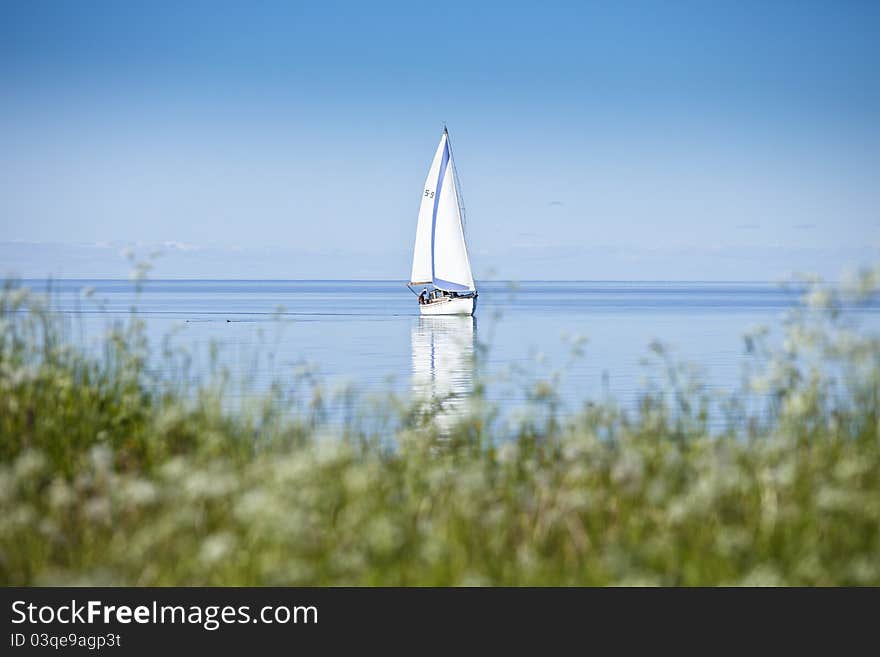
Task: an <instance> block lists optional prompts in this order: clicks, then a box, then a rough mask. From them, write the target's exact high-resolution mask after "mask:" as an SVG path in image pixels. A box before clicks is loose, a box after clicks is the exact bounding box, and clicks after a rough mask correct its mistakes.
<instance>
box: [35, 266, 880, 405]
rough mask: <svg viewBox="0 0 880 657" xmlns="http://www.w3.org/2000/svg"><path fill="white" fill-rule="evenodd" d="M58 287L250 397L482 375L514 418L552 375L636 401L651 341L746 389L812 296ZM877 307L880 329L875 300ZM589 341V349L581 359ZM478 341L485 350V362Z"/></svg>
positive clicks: (620, 289) (86, 308)
mask: <svg viewBox="0 0 880 657" xmlns="http://www.w3.org/2000/svg"><path fill="white" fill-rule="evenodd" d="M26 283H27V284H28V285H29V286H30V287H32V288H34V289H41V288H44V287H45V283H41V282H37V281H27V282H26ZM53 286H54V293H55V294H54V296H55V304H56V306H57V307H59V308H60V309H62V310H64V311H66V312H69V313H70V316H71V317H72V318H75V319H73V320H72V325H73V328H74V332H75V334H76V335H77V336H79V339H81V340H82V341H84V342H85V343H88V344H97V340H98V338H99V336H100V335H101V334H102V333H103V332H104V330H105V329H106V327H107V325H108V323H110V322H113V321H115V320H120V319H123V318H125V317H127V316H128V314H129V312H130V309H131V308H132V307H137V310H138V315H139V316H140V317H141V318H142V319H143V320H144V321H145V323H146V330H147V335H148V337H149V338H150V342H151V344H152V345H153V346H154V363H155V366H156V367H157V368H160V369H161V368H162V367H168V369H169V376H171V375H173V372H172V371H171V370H173V369H174V368H172V367H170V366H168V365H167V364H165V365H163V361H162V359H161V357H160V353H159V352H160V351H161V349H160V347H161V346H162V344H163V338H164V337H165V336H167V335H169V334H172V335H173V339H172V340H171V341H170V344H172V345H176V346H177V347H182V348H186V349H187V350H188V351H189V352H190V353H191V354H192V355H193V360H192V363H191V368H190V369H191V372H190V373H191V374H192V375H194V376H196V377H198V376H200V375H203V374H205V373H206V372H207V370H208V369H209V368H210V363H211V358H210V355H209V352H210V349H209V345H210V344H211V343H212V342H214V343H216V344H217V345H218V350H217V355H216V359H215V364H216V365H219V366H223V367H226V368H227V369H228V370H229V371H230V372H231V374H232V376H233V378H234V379H235V380H236V381H237V382H239V383H240V385H238V384H237V387H235V386H234V387H235V389H236V390H238V391H239V392H240V393H241V394H247V391H260V390H262V389H265V388H266V387H267V386H268V385H269V384H270V383H271V382H272V381H282V382H289V383H291V385H293V383H295V382H297V381H299V382H300V383H301V382H302V380H303V377H306V378H308V380H309V381H313V380H320V381H321V382H322V383H323V384H324V385H325V386H326V388H327V389H329V390H340V389H342V388H343V387H346V386H347V387H350V388H352V389H353V390H355V391H356V392H357V393H358V394H359V395H360V396H361V397H362V398H368V397H369V395H370V394H372V393H384V392H385V391H387V390H389V389H392V390H394V391H396V392H397V393H399V394H400V395H401V396H402V397H404V398H406V397H407V396H408V395H409V396H418V395H426V394H434V395H449V394H452V395H458V396H460V397H467V395H468V394H469V393H470V391H471V390H472V388H473V385H474V381H475V380H476V379H477V377H480V379H481V380H485V381H487V382H488V383H487V396H488V398H489V399H490V400H493V401H494V402H496V403H498V404H499V406H500V407H501V408H502V409H503V411H504V412H505V413H511V414H515V413H517V412H518V411H519V410H520V409H521V408H523V407H524V405H525V404H526V399H527V396H528V395H527V390H528V389H529V387H530V386H531V385H533V384H534V382H535V381H537V380H550V379H551V378H553V377H556V378H555V379H553V380H555V381H556V385H555V388H556V389H557V391H558V393H559V396H560V398H561V400H562V404H563V408H564V409H566V410H569V411H571V410H576V409H577V408H578V407H579V406H580V404H581V403H583V402H584V401H587V400H590V399H598V398H605V397H606V396H609V395H610V396H612V397H614V398H616V399H617V400H618V401H620V402H621V403H623V404H630V403H633V401H634V400H635V399H636V397H637V395H638V393H639V391H640V390H642V389H643V384H644V381H645V379H646V378H651V377H654V375H655V373H656V370H655V369H651V368H650V367H647V366H646V365H645V364H644V360H645V358H646V357H648V356H649V349H648V345H649V344H650V343H651V342H652V341H660V342H662V343H664V344H666V345H668V346H669V347H670V348H671V353H672V354H673V357H674V358H676V359H679V360H683V361H689V362H692V363H695V364H698V365H699V368H700V371H701V372H702V376H703V377H704V378H705V381H706V383H707V384H708V385H709V387H713V388H721V389H729V388H733V387H735V386H737V385H738V384H739V383H740V380H741V375H742V366H743V363H744V360H745V358H746V355H745V350H744V343H743V340H742V335H743V333H744V332H745V331H746V330H747V329H749V328H753V327H755V326H757V325H767V326H771V327H778V326H779V325H780V322H781V321H782V319H783V317H784V314H785V313H786V312H787V311H788V310H790V309H791V308H793V307H794V306H795V304H796V303H797V301H798V298H799V291H798V290H796V289H793V288H791V287H788V288H786V287H783V286H780V285H778V284H775V283H736V282H731V283H700V282H685V283H682V282H645V283H631V282H523V283H519V284H516V285H512V284H510V283H500V282H496V283H482V284H481V285H480V296H479V305H478V310H477V315H476V318H475V319H474V320H473V321H472V320H470V319H469V318H420V317H419V315H418V306H417V303H416V297H415V296H414V295H413V294H412V293H410V292H409V291H408V290H407V288H406V287H405V286H404V285H403V284H402V283H400V282H396V281H395V282H385V281H197V280H186V281H147V282H146V283H145V284H144V286H143V288H142V290H141V291H140V292H136V290H135V288H134V286H133V284H132V283H131V282H129V281H107V280H91V281H83V280H78V281H73V280H68V281H60V282H59V281H56V282H54V283H53ZM88 288H92V289H93V290H94V292H93V294H92V296H90V297H86V296H84V295H83V290H84V289H88ZM865 315H866V318H865V321H866V322H867V323H869V324H872V325H877V323H878V322H877V319H878V311H877V309H876V308H873V309H870V310H869V311H867V312H866V313H865ZM578 340H585V342H584V343H583V344H582V347H581V352H582V353H581V354H580V355H579V356H575V355H574V353H573V351H574V349H573V347H574V345H575V343H577V342H578ZM478 345H482V347H483V348H484V350H485V351H484V352H481V353H482V358H481V359H478V360H479V362H481V363H482V364H480V365H479V366H478V367H479V369H478V371H474V367H475V365H474V362H475V359H474V358H473V355H474V353H475V352H476V351H477V349H478ZM309 377H311V378H309ZM241 382H244V383H241ZM298 385H299V384H298Z"/></svg>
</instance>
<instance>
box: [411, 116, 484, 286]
mask: <svg viewBox="0 0 880 657" xmlns="http://www.w3.org/2000/svg"><path fill="white" fill-rule="evenodd" d="M455 179H456V176H455V164H454V162H453V161H452V156H451V152H450V149H449V139H448V136H447V133H446V131H445V130H444V131H443V136H442V137H441V138H440V144H439V145H438V146H437V152H436V153H435V154H434V161H433V162H432V163H431V169H430V171H429V172H428V178H427V180H426V181H425V189H424V191H423V192H422V205H421V208H420V209H419V223H418V227H417V228H416V244H415V250H414V252H413V267H412V273H411V276H410V283H411V284H421V283H427V282H429V281H430V282H431V283H432V284H433V285H434V287H437V288H440V289H441V290H447V291H450V292H474V291H475V289H476V288H475V287H474V277H473V273H472V272H471V265H470V259H469V258H468V253H467V245H466V244H465V240H464V228H463V227H462V221H461V211H460V207H459V202H458V190H457V188H456V183H455Z"/></svg>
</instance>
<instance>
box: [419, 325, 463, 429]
mask: <svg viewBox="0 0 880 657" xmlns="http://www.w3.org/2000/svg"><path fill="white" fill-rule="evenodd" d="M475 331H476V319H475V318H474V317H471V316H465V315H447V316H442V315H439V316H433V317H432V316H422V317H419V319H418V321H417V322H414V323H413V327H412V388H413V398H414V399H415V400H416V402H417V403H418V404H419V405H420V407H421V409H422V410H423V412H424V413H426V414H429V415H430V416H431V417H432V419H433V422H434V424H435V426H436V427H437V429H438V430H439V431H440V432H441V433H446V432H448V431H449V430H450V429H452V427H454V426H455V423H456V422H457V421H458V420H459V419H461V418H462V417H463V416H464V415H465V414H467V411H468V405H469V402H470V397H471V394H472V393H473V390H474V338H475Z"/></svg>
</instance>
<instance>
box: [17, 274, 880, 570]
mask: <svg viewBox="0 0 880 657" xmlns="http://www.w3.org/2000/svg"><path fill="white" fill-rule="evenodd" d="M876 280H877V276H876V274H875V273H868V274H865V275H864V276H862V277H861V278H860V279H858V280H857V281H854V283H853V284H852V285H850V286H849V287H848V288H845V289H831V288H829V287H826V286H821V285H816V286H814V287H813V288H812V290H811V292H810V293H809V294H808V297H807V299H806V301H805V304H804V305H803V306H802V307H801V308H799V309H798V310H797V311H795V312H794V313H792V315H791V317H789V319H788V320H787V321H786V323H785V326H784V327H783V329H784V332H785V340H784V342H783V344H782V345H781V346H780V347H778V348H771V347H770V346H768V339H767V337H766V336H765V335H764V334H763V333H761V332H760V331H758V332H753V333H752V334H750V335H748V336H746V339H745V348H746V349H747V350H748V351H749V353H750V354H751V356H752V358H751V361H750V367H749V370H748V371H747V372H746V373H745V374H744V382H743V385H742V387H740V388H738V389H737V390H732V391H727V392H726V393H725V394H724V395H722V396H718V395H717V394H715V393H710V392H709V391H708V390H707V389H706V388H704V387H703V386H702V385H701V383H700V381H699V378H698V377H694V376H693V375H692V374H691V373H690V370H689V369H688V368H686V367H683V366H680V365H679V364H677V363H675V362H673V361H672V360H671V359H670V358H669V357H668V355H667V353H666V352H665V351H664V350H663V349H662V348H661V347H658V346H655V348H654V353H653V357H654V358H655V359H657V360H658V362H659V363H660V364H661V371H662V372H663V373H664V377H663V383H662V384H661V383H654V384H653V385H651V386H650V387H648V388H646V389H645V391H644V394H643V395H642V401H641V403H640V405H639V408H638V409H637V410H636V411H635V412H630V413H626V412H624V411H622V410H621V409H620V408H619V407H617V406H616V405H615V404H614V403H613V402H601V403H586V404H585V405H584V407H583V409H582V411H581V412H579V413H577V414H575V415H573V416H561V415H559V414H558V413H557V412H556V410H555V409H556V404H555V400H554V391H553V386H552V384H551V385H548V383H547V382H546V381H544V382H531V383H530V385H531V384H534V388H533V395H532V399H533V400H534V402H535V404H537V405H538V406H540V407H541V408H542V409H543V411H544V412H542V413H539V414H537V415H536V416H535V417H534V418H532V419H531V420H523V421H522V422H521V424H519V425H518V426H516V427H515V428H514V430H513V435H512V436H506V437H505V438H503V439H502V438H501V437H500V436H499V424H498V423H497V422H496V421H495V420H494V415H493V411H492V409H491V408H490V407H488V405H486V404H477V405H476V406H475V410H474V411H473V412H472V413H471V414H470V415H468V416H467V417H464V418H463V419H462V421H461V422H460V424H459V425H458V426H457V427H456V428H455V430H453V431H452V432H451V433H443V434H442V435H441V434H440V432H439V430H438V429H437V428H436V426H435V425H434V424H432V423H431V421H430V418H429V417H426V416H425V414H424V413H423V412H421V411H420V410H419V408H418V407H403V406H402V405H401V404H400V403H399V402H398V401H395V400H393V399H392V398H391V397H390V396H389V401H388V402H387V403H386V404H381V405H379V406H377V407H376V411H375V412H376V414H377V415H379V414H388V415H389V416H391V417H392V418H393V421H388V422H385V423H383V424H381V425H380V426H383V427H386V428H385V429H383V430H374V431H367V430H366V429H364V428H362V427H361V428H359V427H358V425H357V423H349V424H346V425H345V426H342V427H337V428H336V429H334V428H333V426H332V425H324V424H322V423H320V422H319V421H317V420H316V418H315V416H314V415H313V414H310V413H309V412H308V407H299V408H300V410H297V411H291V410H290V409H289V408H288V407H287V402H286V401H285V397H284V395H282V394H270V395H266V396H265V397H263V398H261V399H257V400H254V401H253V402H252V404H250V405H249V406H247V407H242V408H241V409H240V410H234V411H233V410H230V404H228V403H225V398H224V392H223V391H224V385H223V381H222V377H218V379H217V380H214V381H211V382H208V383H205V384H203V385H201V386H199V387H197V388H195V389H189V388H188V387H187V385H186V384H185V382H184V381H182V380H173V378H172V380H168V379H167V377H166V378H165V379H158V378H156V377H155V376H154V375H153V374H152V373H151V372H152V370H151V369H150V368H149V367H148V363H149V361H150V358H151V357H155V356H156V354H152V355H151V352H150V346H149V345H147V344H146V343H145V340H144V338H143V333H142V330H141V328H142V327H141V326H140V324H139V321H138V319H137V317H136V315H133V316H132V318H131V319H130V321H129V322H127V323H126V324H124V325H121V326H117V327H116V329H115V330H114V331H113V332H112V334H110V335H109V336H108V337H107V339H106V341H105V343H104V344H103V348H102V350H101V351H100V353H97V354H96V353H93V352H86V351H85V350H83V349H81V348H80V347H78V346H77V344H76V342H75V341H74V340H72V339H71V338H70V337H69V336H70V332H69V331H68V330H67V329H65V326H64V322H63V320H62V318H61V317H60V316H58V315H56V314H55V313H53V312H52V311H51V309H49V308H48V307H47V306H46V302H45V300H42V299H41V298H40V297H38V296H36V295H33V294H30V293H28V292H27V291H26V290H24V289H22V288H21V287H20V286H19V285H17V284H15V283H8V284H7V286H6V289H5V291H4V293H3V294H2V297H0V329H2V330H0V335H2V337H0V583H2V584H4V585H39V584H56V585H57V584H61V585H67V584H95V585H99V584H110V585H491V584H495V585H576V584H586V585H608V584H611V585H618V584H661V585H716V584H770V585H776V584H794V585H843V584H849V585H878V584H880V438H878V421H880V414H878V411H880V346H878V340H877V338H876V337H875V336H873V335H871V334H869V333H867V332H866V331H864V330H863V329H861V328H859V326H858V324H857V323H855V322H854V319H853V317H854V316H855V315H854V314H853V313H851V312H849V311H848V307H849V306H851V305H853V304H856V305H858V304H859V303H863V302H865V301H866V300H868V299H871V298H873V297H874V296H875V287H876V285H875V284H876ZM710 417H716V418H717V417H722V418H723V419H724V422H722V424H721V427H722V428H713V427H718V426H719V425H718V424H717V423H713V422H710V421H709V418H710ZM368 424H369V423H364V426H367V425H368Z"/></svg>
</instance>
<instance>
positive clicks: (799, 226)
mask: <svg viewBox="0 0 880 657" xmlns="http://www.w3.org/2000/svg"><path fill="white" fill-rule="evenodd" d="M794 227H795V228H796V229H797V230H812V229H813V228H815V227H816V224H795V225H794Z"/></svg>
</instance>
